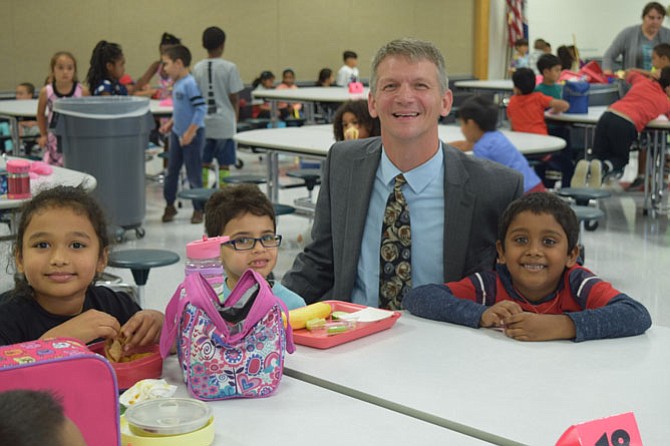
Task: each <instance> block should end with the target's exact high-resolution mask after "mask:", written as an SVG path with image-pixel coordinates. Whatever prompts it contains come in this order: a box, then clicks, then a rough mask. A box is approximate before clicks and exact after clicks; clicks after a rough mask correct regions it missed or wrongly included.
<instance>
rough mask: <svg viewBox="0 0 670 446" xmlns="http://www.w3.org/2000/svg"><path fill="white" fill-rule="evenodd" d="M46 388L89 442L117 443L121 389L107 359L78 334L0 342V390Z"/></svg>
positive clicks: (104, 445)
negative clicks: (56, 397)
mask: <svg viewBox="0 0 670 446" xmlns="http://www.w3.org/2000/svg"><path fill="white" fill-rule="evenodd" d="M15 389H30V390H49V391H51V392H53V393H55V394H56V395H58V396H60V397H61V398H62V401H63V407H64V409H65V414H66V415H67V416H68V417H69V418H70V419H71V420H72V421H73V422H74V423H75V424H76V425H77V427H78V428H79V430H80V431H81V433H82V434H83V436H84V439H85V440H86V444H87V445H89V446H109V445H120V444H121V434H120V430H119V398H118V395H119V390H118V387H117V385H116V375H115V374H114V370H113V369H112V366H111V364H110V363H109V361H107V359H105V358H104V357H102V356H100V355H98V354H95V353H93V352H91V351H90V350H89V349H88V348H87V347H86V345H85V344H84V343H82V342H81V341H79V340H77V339H71V338H56V339H49V340H36V341H29V342H22V343H20V344H12V345H6V346H3V347H0V391H3V390H15Z"/></svg>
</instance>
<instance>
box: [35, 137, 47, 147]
mask: <svg viewBox="0 0 670 446" xmlns="http://www.w3.org/2000/svg"><path fill="white" fill-rule="evenodd" d="M37 145H38V146H39V147H46V146H47V137H46V135H45V136H40V137H39V138H37Z"/></svg>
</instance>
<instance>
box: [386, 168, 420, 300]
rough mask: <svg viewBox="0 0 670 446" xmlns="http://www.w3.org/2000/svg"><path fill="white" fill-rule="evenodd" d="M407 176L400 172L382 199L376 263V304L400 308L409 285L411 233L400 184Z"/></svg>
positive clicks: (406, 206)
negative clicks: (382, 207) (378, 255)
mask: <svg viewBox="0 0 670 446" xmlns="http://www.w3.org/2000/svg"><path fill="white" fill-rule="evenodd" d="M406 183H407V180H405V177H404V176H403V175H402V174H400V175H398V176H397V177H395V186H394V187H393V191H392V192H391V193H390V194H389V198H388V200H386V209H384V221H383V223H382V242H381V249H380V264H379V308H387V309H390V310H402V298H403V297H404V296H405V293H407V292H408V291H409V290H410V288H412V266H411V259H410V257H411V252H412V234H411V231H410V221H409V206H408V205H407V201H406V200H405V196H404V195H403V194H402V191H401V190H400V188H401V187H402V186H403V184H406Z"/></svg>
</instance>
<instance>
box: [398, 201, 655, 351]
mask: <svg viewBox="0 0 670 446" xmlns="http://www.w3.org/2000/svg"><path fill="white" fill-rule="evenodd" d="M578 239H579V223H578V222H577V217H576V216H575V213H574V211H573V210H572V209H571V208H570V205H569V204H568V203H567V202H565V201H564V200H562V199H561V198H559V197H557V196H556V195H554V194H551V193H547V192H544V193H535V194H528V195H525V196H523V197H521V198H519V199H518V200H516V201H514V202H513V203H511V204H510V205H509V207H508V208H507V210H506V211H505V213H504V214H503V217H502V220H501V222H500V230H499V234H498V242H497V243H496V247H497V250H498V263H497V264H496V270H495V271H484V272H481V273H476V274H473V275H471V276H469V277H466V278H465V279H462V280H460V281H457V282H450V283H447V284H444V285H438V284H433V285H424V286H421V287H417V288H415V289H413V290H411V291H410V292H409V294H408V296H407V297H406V298H405V308H406V309H407V310H409V311H410V313H412V314H415V315H417V316H421V317H425V318H428V319H433V320H437V321H444V322H450V323H454V324H459V325H465V326H468V327H472V328H479V327H497V328H502V329H503V330H504V332H505V334H506V335H507V336H508V337H510V338H513V339H517V340H519V341H549V340H555V339H571V340H573V341H575V342H581V341H588V340H593V339H605V338H618V337H624V336H635V335H639V334H642V333H644V332H645V331H646V330H647V329H648V328H649V327H650V326H651V316H650V315H649V312H648V311H647V309H646V308H645V307H644V306H643V305H642V304H640V303H639V302H637V301H635V300H633V299H632V298H630V297H628V296H627V295H625V294H624V293H622V292H620V291H618V290H616V289H614V287H612V285H611V284H609V283H607V282H605V281H604V280H602V279H600V278H598V277H597V276H596V275H595V274H593V273H592V272H591V271H589V270H588V269H586V268H584V267H582V266H580V265H579V264H578V263H577V258H578V256H579V246H578V245H577V243H578Z"/></svg>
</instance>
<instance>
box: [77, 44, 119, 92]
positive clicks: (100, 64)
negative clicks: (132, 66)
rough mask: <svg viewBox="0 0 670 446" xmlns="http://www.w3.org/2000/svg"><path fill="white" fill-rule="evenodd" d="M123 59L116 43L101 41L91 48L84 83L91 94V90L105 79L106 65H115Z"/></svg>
mask: <svg viewBox="0 0 670 446" xmlns="http://www.w3.org/2000/svg"><path fill="white" fill-rule="evenodd" d="M122 57H123V51H122V50H121V45H119V44H118V43H111V42H107V41H106V40H101V41H100V42H98V44H97V45H96V46H95V48H93V53H92V54H91V67H90V68H89V69H88V74H87V75H86V83H87V84H88V88H89V89H90V90H91V94H93V89H94V88H95V87H97V86H98V85H100V84H101V83H102V81H103V80H105V79H107V64H108V63H115V62H116V61H117V60H119V59H121V58H122Z"/></svg>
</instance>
